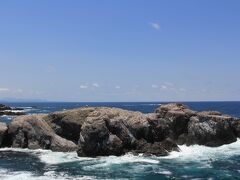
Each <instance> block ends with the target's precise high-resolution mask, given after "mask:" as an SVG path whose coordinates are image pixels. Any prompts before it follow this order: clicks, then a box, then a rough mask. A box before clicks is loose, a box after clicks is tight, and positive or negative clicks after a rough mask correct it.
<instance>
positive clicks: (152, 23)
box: [150, 22, 161, 30]
mask: <svg viewBox="0 0 240 180" xmlns="http://www.w3.org/2000/svg"><path fill="white" fill-rule="evenodd" d="M150 25H151V27H152V28H153V29H156V30H160V28H161V27H160V23H159V22H150Z"/></svg>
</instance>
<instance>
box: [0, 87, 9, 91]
mask: <svg viewBox="0 0 240 180" xmlns="http://www.w3.org/2000/svg"><path fill="white" fill-rule="evenodd" d="M7 91H10V89H8V88H0V92H7Z"/></svg>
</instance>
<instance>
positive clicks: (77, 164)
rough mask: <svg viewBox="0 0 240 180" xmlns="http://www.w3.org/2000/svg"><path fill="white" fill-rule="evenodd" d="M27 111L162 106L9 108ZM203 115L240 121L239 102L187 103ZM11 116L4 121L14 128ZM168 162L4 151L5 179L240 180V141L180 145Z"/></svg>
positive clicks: (0, 154)
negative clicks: (218, 114)
mask: <svg viewBox="0 0 240 180" xmlns="http://www.w3.org/2000/svg"><path fill="white" fill-rule="evenodd" d="M4 104H7V105H10V106H12V107H23V108H24V112H26V113H27V114H38V113H49V112H54V111H60V110H66V109H72V108H77V107H83V106H106V107H119V108H123V109H127V110H133V111H141V112H144V113H151V112H153V111H154V110H155V109H156V108H157V107H159V106H160V104H163V103H162V102H137V103H133V102H124V103H123V102H121V103H50V102H47V103H4ZM184 104H186V105H188V106H189V107H190V108H192V109H194V110H198V111H203V110H216V111H220V112H223V113H224V114H229V115H232V116H235V117H240V102H186V103H184ZM11 120H12V117H9V116H2V117H0V121H3V122H6V123H10V122H11ZM180 149H181V152H172V153H171V154H170V155H169V156H166V157H156V156H147V157H146V156H142V155H138V156H134V155H132V154H126V155H124V156H120V157H116V156H109V157H98V158H85V157H78V156H77V154H76V153H61V152H52V151H48V150H29V149H13V148H3V149H0V179H16V180H22V179H23V180H25V179H28V180H30V179H38V180H42V179H43V180H45V179H46V180H48V179H49V180H51V179H55V180H59V179H61V180H65V179H151V180H152V179H153V180H154V179H240V140H238V141H237V142H235V143H232V144H229V145H224V146H221V147H217V148H210V147H205V146H199V145H194V146H189V147H187V146H180Z"/></svg>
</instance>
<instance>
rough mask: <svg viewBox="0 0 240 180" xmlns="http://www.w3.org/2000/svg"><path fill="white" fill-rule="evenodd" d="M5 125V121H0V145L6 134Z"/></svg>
mask: <svg viewBox="0 0 240 180" xmlns="http://www.w3.org/2000/svg"><path fill="white" fill-rule="evenodd" d="M7 129H8V128H7V125H6V123H2V122H0V146H1V145H2V142H3V139H4V138H5V136H6V134H7Z"/></svg>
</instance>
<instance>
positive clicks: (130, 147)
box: [0, 104, 240, 156]
mask: <svg viewBox="0 0 240 180" xmlns="http://www.w3.org/2000/svg"><path fill="white" fill-rule="evenodd" d="M1 127H5V128H1ZM2 134H3V135H2ZM237 137H240V120H239V119H236V118H233V117H230V116H227V115H222V114H221V113H219V112H195V111H192V110H190V109H189V108H188V107H187V106H185V105H183V104H166V105H162V106H160V107H159V108H158V109H156V111H155V112H154V113H151V114H143V113H140V112H133V111H127V110H123V109H119V108H105V107H84V108H78V109H73V110H67V111H62V112H54V113H50V114H48V115H29V116H20V117H18V118H15V120H14V121H13V122H12V123H10V125H9V126H8V129H7V127H6V125H5V126H4V125H2V126H1V124H0V140H1V138H2V139H3V145H4V146H12V147H20V148H30V149H37V148H42V149H51V150H53V151H75V150H77V152H78V155H79V156H105V155H121V154H124V153H127V152H133V153H144V154H146V155H150V154H153V155H157V156H163V155H168V153H169V152H171V151H178V150H179V148H178V146H177V144H187V145H192V144H200V145H206V146H220V145H223V144H227V143H231V142H234V141H236V139H237Z"/></svg>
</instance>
